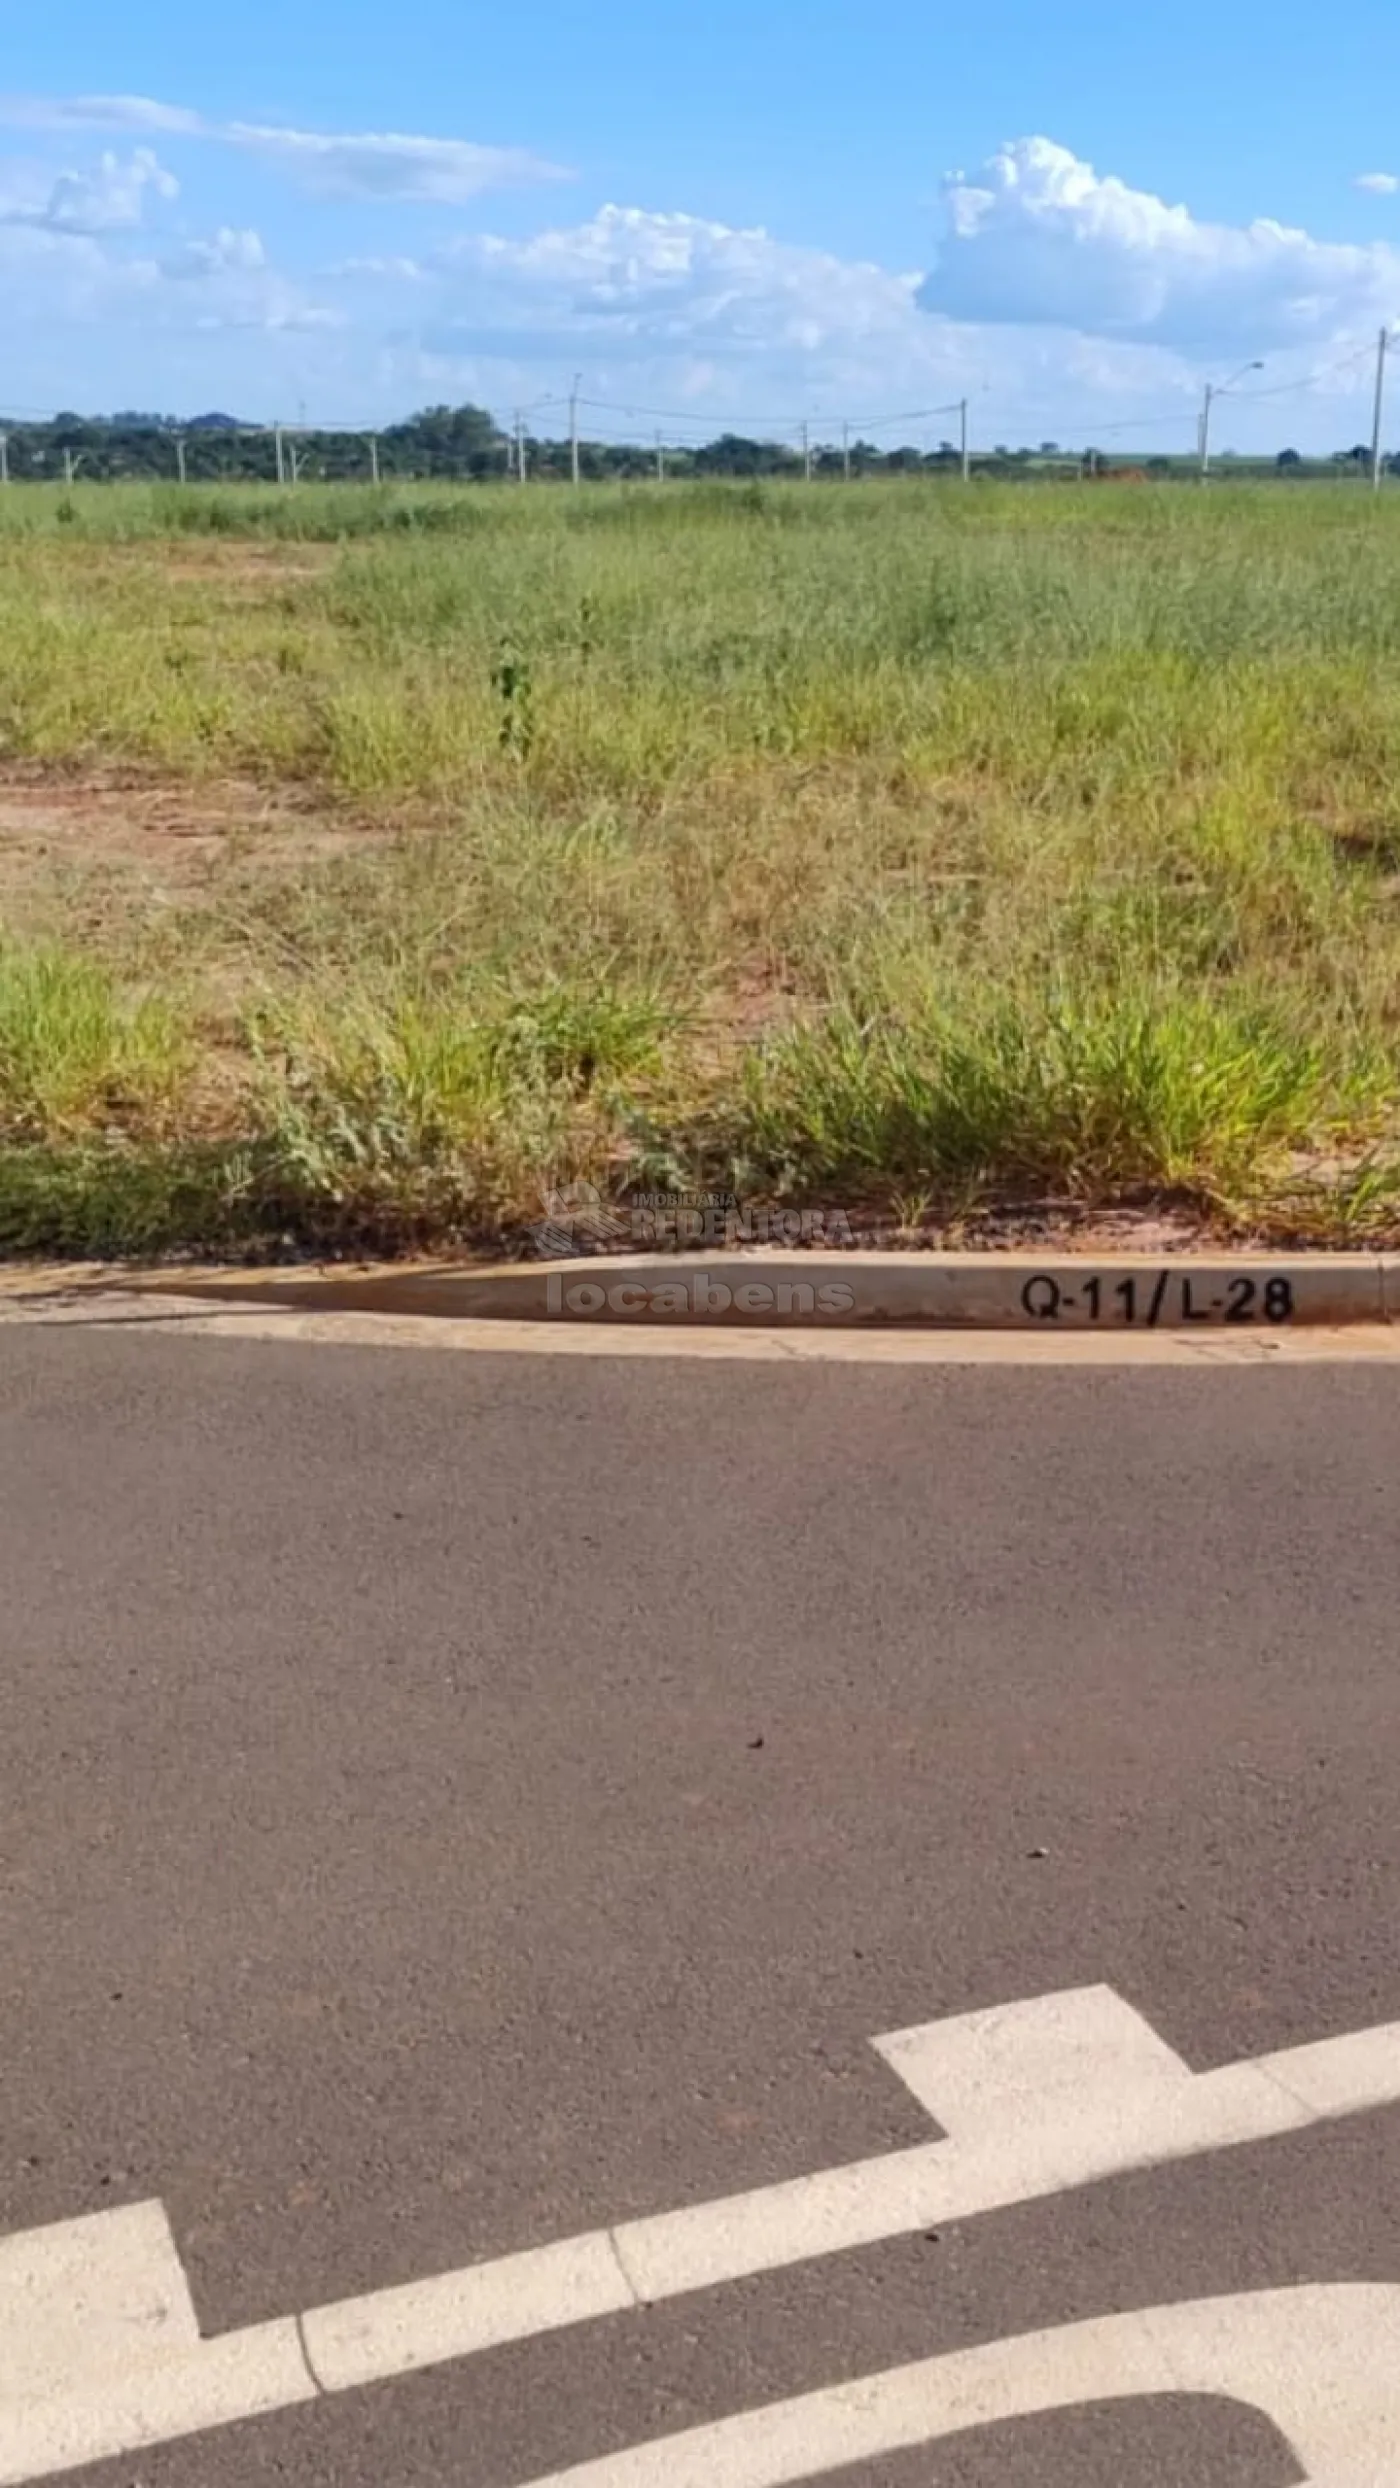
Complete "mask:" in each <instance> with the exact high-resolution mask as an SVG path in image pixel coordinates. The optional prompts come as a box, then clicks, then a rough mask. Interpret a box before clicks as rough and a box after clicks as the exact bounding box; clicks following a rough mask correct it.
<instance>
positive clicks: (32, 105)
mask: <svg viewBox="0 0 1400 2488" xmlns="http://www.w3.org/2000/svg"><path fill="white" fill-rule="evenodd" d="M0 121H4V122H7V123H8V124H9V126H10V127H11V128H12V129H30V130H129V131H136V130H142V131H150V132H152V133H157V134H162V135H164V136H166V137H171V138H198V137H200V136H202V135H203V134H204V132H205V129H206V124H205V122H204V119H203V116H202V115H201V114H200V113H197V112H191V111H189V110H187V108H186V107H185V106H184V105H183V104H158V103H155V102H153V101H152V99H151V97H150V96H149V95H69V96H62V95H59V96H46V95H5V96H0Z"/></svg>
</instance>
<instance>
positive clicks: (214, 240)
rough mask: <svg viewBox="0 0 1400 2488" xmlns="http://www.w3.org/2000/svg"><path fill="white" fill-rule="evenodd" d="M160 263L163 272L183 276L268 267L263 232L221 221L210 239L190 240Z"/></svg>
mask: <svg viewBox="0 0 1400 2488" xmlns="http://www.w3.org/2000/svg"><path fill="white" fill-rule="evenodd" d="M160 264H161V273H162V275H164V276H169V277H176V278H179V279H182V280H183V279H187V278H191V277H205V276H217V275H218V274H220V273H221V272H222V271H223V270H225V269H228V268H238V269H243V270H248V269H252V268H265V267H266V266H267V252H266V250H265V249H264V247H263V241H262V236H261V234H257V233H254V232H253V231H252V229H251V227H248V226H241V227H240V226H234V225H220V227H219V230H218V232H217V233H212V234H210V236H209V238H208V240H207V241H203V242H187V243H185V245H184V247H183V248H182V249H181V250H178V251H175V252H173V253H172V255H171V256H170V258H168V259H163V260H162V261H161V263H160Z"/></svg>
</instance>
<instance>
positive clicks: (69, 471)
mask: <svg viewBox="0 0 1400 2488" xmlns="http://www.w3.org/2000/svg"><path fill="white" fill-rule="evenodd" d="M63 481H64V483H65V484H66V486H67V488H68V490H69V491H70V492H71V491H72V489H73V452H72V450H71V449H65V451H64V453H63Z"/></svg>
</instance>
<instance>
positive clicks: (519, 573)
mask: <svg viewBox="0 0 1400 2488" xmlns="http://www.w3.org/2000/svg"><path fill="white" fill-rule="evenodd" d="M0 928H2V929H0V1138H2V1139H3V1141H4V1144H5V1145H4V1149H3V1154H0V1246H3V1247H5V1248H8V1249H10V1250H16V1249H26V1248H30V1249H39V1248H42V1249H48V1250H73V1251H86V1250H99V1251H101V1250H116V1249H130V1250H150V1249H153V1248H156V1247H160V1246H166V1245H181V1244H188V1245H194V1246H209V1247H214V1248H221V1249H228V1248H230V1247H232V1246H238V1245H242V1246H246V1247H250V1248H251V1247H257V1248H259V1249H278V1248H282V1247H284V1246H290V1245H301V1246H305V1245H313V1244H314V1245H317V1246H321V1247H326V1246H334V1245H337V1244H341V1243H343V1244H345V1245H347V1246H349V1245H355V1246H365V1245H373V1246H376V1247H379V1248H386V1247H394V1246H397V1245H400V1244H404V1245H408V1244H413V1243H441V1242H444V1241H447V1240H448V1239H449V1238H453V1237H458V1238H460V1237H463V1236H470V1237H483V1238H484V1237H489V1236H491V1235H492V1234H495V1235H498V1236H499V1235H501V1234H506V1235H509V1234H510V1233H511V1232H512V1231H514V1230H516V1229H518V1228H519V1227H520V1226H521V1225H522V1224H523V1223H525V1222H528V1221H529V1220H530V1219H531V1218H532V1217H535V1216H537V1215H539V1204H540V1194H541V1190H542V1187H544V1186H545V1185H547V1184H548V1183H549V1182H551V1181H555V1180H565V1179H567V1178H569V1177H570V1176H574V1175H578V1174H581V1173H586V1174H589V1175H592V1176H594V1177H595V1178H596V1179H598V1180H600V1181H602V1182H603V1183H604V1184H605V1185H607V1186H610V1187H612V1188H617V1189H620V1188H622V1187H623V1186H625V1185H626V1184H628V1183H632V1184H635V1183H638V1182H645V1183H647V1184H648V1185H651V1184H658V1183H661V1184H680V1183H695V1182H700V1181H706V1182H723V1183H726V1184H728V1185H730V1186H732V1187H733V1188H734V1189H736V1190H738V1191H739V1192H741V1193H743V1194H744V1195H746V1196H747V1197H749V1198H750V1199H754V1200H758V1199H765V1200H782V1201H788V1202H793V1203H796V1202H826V1203H832V1202H837V1201H841V1202H848V1203H856V1204H859V1205H861V1206H862V1207H863V1208H865V1209H867V1210H871V1211H873V1212H877V1213H879V1214H881V1215H883V1216H885V1217H887V1218H892V1219H893V1220H895V1221H896V1222H897V1223H902V1224H904V1225H914V1224H917V1223H920V1222H921V1221H935V1222H937V1223H939V1224H940V1225H941V1226H942V1227H943V1229H944V1230H945V1231H947V1230H948V1228H949V1227H950V1224H951V1225H952V1226H956V1224H957V1222H959V1221H963V1222H966V1221H968V1220H969V1219H971V1220H973V1221H975V1220H976V1218H977V1217H978V1215H979V1214H984V1213H985V1212H986V1210H987V1208H988V1206H989V1205H990V1206H995V1207H998V1208H1002V1209H1005V1208H1013V1209H1014V1208H1015V1207H1016V1205H1018V1204H1019V1205H1024V1204H1026V1203H1029V1202H1041V1203H1044V1202H1046V1201H1053V1202H1055V1203H1058V1204H1067V1205H1079V1206H1080V1207H1081V1208H1082V1209H1085V1210H1097V1209H1102V1208H1106V1207H1108V1206H1109V1205H1112V1204H1115V1203H1119V1204H1121V1203H1122V1202H1124V1201H1125V1200H1138V1201H1156V1202H1158V1203H1161V1202H1163V1201H1174V1202H1176V1203H1177V1204H1185V1205H1187V1206H1188V1207H1189V1208H1190V1209H1191V1210H1192V1211H1193V1213H1194V1214H1197V1215H1202V1216H1206V1217H1209V1218H1210V1219H1211V1220H1212V1221H1214V1222H1215V1223H1217V1224H1219V1225H1222V1226H1228V1227H1233V1228H1235V1229H1236V1230H1237V1231H1245V1230H1251V1231H1254V1232H1257V1233H1261V1234H1262V1233H1265V1232H1268V1233H1271V1234H1274V1235H1277V1236H1282V1235H1284V1234H1293V1235H1300V1234H1301V1235H1316V1236H1317V1237H1319V1238H1322V1237H1328V1238H1331V1239H1333V1240H1346V1239H1351V1240H1360V1239H1361V1237H1363V1236H1365V1237H1367V1238H1370V1237H1372V1236H1378V1235H1381V1234H1389V1235H1393V1234H1394V1233H1395V1232H1396V1230H1397V1228H1400V1212H1398V1210H1397V1205H1398V1204H1400V1172H1398V1171H1397V1167H1398V1166H1400V1150H1398V1149H1397V1134H1398V1133H1400V1118H1398V1117H1397V1107H1398V1106H1400V499H1397V500H1396V501H1391V500H1388V499H1386V498H1385V497H1384V496H1383V497H1382V499H1381V500H1380V502H1379V503H1373V502H1372V500H1371V498H1370V496H1369V495H1368V494H1366V493H1364V492H1362V491H1359V490H1357V489H1354V488H1352V487H1349V486H1344V485H1339V486H1337V487H1335V488H1332V487H1328V486H1321V487H1314V488H1306V489H1297V488H1290V487H1288V486H1286V485H1280V486H1277V487H1272V486H1262V487H1255V488H1242V489H1239V490H1236V491H1233V492H1232V491H1230V490H1228V489H1226V490H1220V491H1216V490H1214V489H1212V490H1211V491H1210V492H1208V493H1199V492H1195V491H1193V490H1190V489H1188V488H1184V487H1180V486H1175V487H1174V486H1164V487H1148V488H1143V487H1141V486H1138V487H1132V486H1123V487H1117V488H1115V487H1111V486H1109V487H1097V488H1095V487H1092V486H1081V487H1074V486H1063V487H1054V486H1046V487H1043V488H1021V489H1018V488H1016V487H1014V486H1013V487H1009V488H996V487H984V486H982V485H976V486H974V487H973V488H972V489H970V490H966V489H964V488H962V487H961V486H959V485H957V484H956V483H946V484H944V483H932V484H930V483H927V482H924V483H911V484H909V485H907V486H904V485H899V484H881V485H878V486H877V485H869V486H867V485H856V486H852V487H850V488H849V489H848V488H845V487H842V486H839V485H826V486H817V487H813V488H811V489H804V488H802V487H796V486H777V487H769V488H766V489H754V488H751V487H745V486H712V487H703V486H701V487H688V486H686V487H682V486H676V487H664V488H650V489H631V490H620V489H618V490H615V489H612V488H601V487H600V488H597V489H596V490H593V489H590V490H588V491H585V492H584V493H583V494H581V495H578V496H573V495H570V494H569V493H567V492H566V491H563V490H551V489H549V488H541V487H536V488H534V489H527V490H525V491H523V492H522V491H518V490H517V491H507V490H506V489H505V488H500V489H496V490H489V489H488V490H480V489H478V490H477V491H475V492H472V491H465V492H460V493H443V494H434V493H431V492H429V491H417V492H415V491H411V490H408V489H405V490H403V491H398V492H388V493H385V494H384V495H382V496H381V495H378V494H374V493H372V492H370V491H369V490H367V489H356V488H353V487H346V488H337V489H334V490H332V489H326V490H299V491H296V492H287V493H283V494H281V495H280V496H274V495H272V494H271V493H260V492H257V491H247V492H243V493H226V492H219V491H216V490H212V489H205V490H203V491H198V492H193V491H192V492H191V493H189V494H188V495H180V494H175V493H166V494H163V493H160V492H147V491H145V490H144V489H138V488H135V487H132V488H123V487H112V488H108V489H106V490H103V489H101V488H97V487H93V488H90V489H89V491H88V492H86V493H84V492H83V491H82V490H81V489H79V490H78V491H77V492H76V493H75V494H74V495H73V496H71V498H69V499H63V498H61V497H60V496H59V495H57V494H52V495H51V494H49V493H48V492H47V491H46V490H37V489H35V490H31V489H28V488H20V487H16V488H14V489H13V490H12V491H10V492H9V493H7V494H0Z"/></svg>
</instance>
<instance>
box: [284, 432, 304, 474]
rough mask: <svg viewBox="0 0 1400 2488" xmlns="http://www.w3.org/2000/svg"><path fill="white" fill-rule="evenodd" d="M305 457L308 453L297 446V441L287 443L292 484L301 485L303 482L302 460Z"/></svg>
mask: <svg viewBox="0 0 1400 2488" xmlns="http://www.w3.org/2000/svg"><path fill="white" fill-rule="evenodd" d="M305 456H306V452H305V450H304V449H298V447H297V445H296V442H295V441H288V443H287V466H288V480H289V482H291V483H293V484H299V483H300V482H301V468H302V460H303V459H304V457H305Z"/></svg>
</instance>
